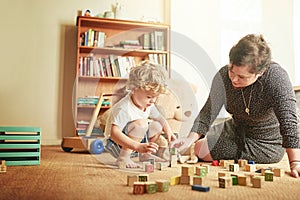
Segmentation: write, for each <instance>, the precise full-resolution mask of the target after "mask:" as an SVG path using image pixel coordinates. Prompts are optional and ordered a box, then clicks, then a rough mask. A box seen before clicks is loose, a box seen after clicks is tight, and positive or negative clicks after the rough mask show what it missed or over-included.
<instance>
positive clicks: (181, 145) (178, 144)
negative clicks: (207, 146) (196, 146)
mask: <svg viewBox="0 0 300 200" xmlns="http://www.w3.org/2000/svg"><path fill="white" fill-rule="evenodd" d="M193 142H194V140H193V139H192V138H188V137H184V138H178V139H175V140H174V141H173V142H171V144H170V148H173V147H175V148H177V149H178V152H179V153H182V152H185V151H186V150H187V149H188V148H189V147H190V146H191V145H192V144H193Z"/></svg>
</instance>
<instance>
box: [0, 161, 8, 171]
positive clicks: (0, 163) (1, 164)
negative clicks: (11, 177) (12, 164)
mask: <svg viewBox="0 0 300 200" xmlns="http://www.w3.org/2000/svg"><path fill="white" fill-rule="evenodd" d="M6 170H7V167H6V164H5V160H0V173H5V172H6Z"/></svg>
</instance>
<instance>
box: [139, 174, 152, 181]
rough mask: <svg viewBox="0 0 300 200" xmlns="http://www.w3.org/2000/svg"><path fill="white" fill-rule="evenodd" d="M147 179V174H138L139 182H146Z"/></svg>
mask: <svg viewBox="0 0 300 200" xmlns="http://www.w3.org/2000/svg"><path fill="white" fill-rule="evenodd" d="M148 180H149V175H148V174H140V175H139V179H138V181H140V182H147V181H148Z"/></svg>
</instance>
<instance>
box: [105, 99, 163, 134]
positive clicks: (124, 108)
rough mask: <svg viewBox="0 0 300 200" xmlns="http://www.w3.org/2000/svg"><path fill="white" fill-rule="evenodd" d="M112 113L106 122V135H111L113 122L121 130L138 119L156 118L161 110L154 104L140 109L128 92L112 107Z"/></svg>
mask: <svg viewBox="0 0 300 200" xmlns="http://www.w3.org/2000/svg"><path fill="white" fill-rule="evenodd" d="M111 109H112V110H111V114H110V116H109V118H108V120H107V122H106V126H105V136H106V137H109V136H110V130H111V126H112V124H114V125H117V126H118V127H119V128H120V129H121V130H123V129H124V127H125V126H126V125H127V124H128V122H132V121H135V120H138V119H148V118H149V119H156V118H158V117H159V116H160V113H159V111H158V110H157V108H156V106H155V105H154V104H153V105H151V106H149V107H147V108H146V110H145V111H142V110H141V109H139V108H138V107H137V106H136V105H134V103H133V102H132V100H131V94H130V93H129V94H127V95H126V96H125V97H124V98H122V99H121V100H120V101H119V102H117V103H116V104H115V105H114V106H113V107H112V108H111Z"/></svg>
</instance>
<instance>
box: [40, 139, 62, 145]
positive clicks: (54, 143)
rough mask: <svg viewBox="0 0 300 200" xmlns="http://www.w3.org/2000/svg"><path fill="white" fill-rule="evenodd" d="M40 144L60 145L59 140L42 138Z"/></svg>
mask: <svg viewBox="0 0 300 200" xmlns="http://www.w3.org/2000/svg"><path fill="white" fill-rule="evenodd" d="M41 145H61V140H53V139H52V140H51V139H48V140H47V139H44V140H42V142H41Z"/></svg>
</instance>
